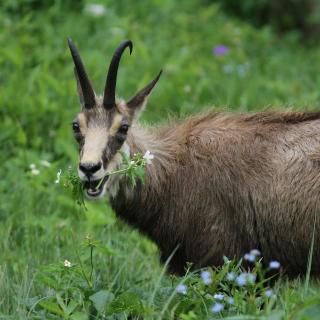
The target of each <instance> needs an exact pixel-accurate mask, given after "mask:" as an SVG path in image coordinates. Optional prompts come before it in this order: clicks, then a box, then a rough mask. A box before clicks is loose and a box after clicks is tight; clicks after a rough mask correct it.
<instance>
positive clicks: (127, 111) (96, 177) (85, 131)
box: [68, 38, 161, 198]
mask: <svg viewBox="0 0 320 320" xmlns="http://www.w3.org/2000/svg"><path fill="white" fill-rule="evenodd" d="M68 45H69V48H70V51H71V55H72V58H73V62H74V65H75V68H74V73H75V76H76V80H77V87H78V94H79V98H80V103H81V111H80V113H79V114H78V115H77V116H76V118H75V119H74V120H73V122H72V128H73V132H74V136H75V139H76V140H77V142H78V144H79V167H78V174H79V177H80V179H81V180H82V181H83V182H84V186H85V190H86V194H87V196H88V197H89V198H99V197H102V196H103V194H104V193H105V190H106V188H107V187H108V189H111V187H112V183H114V181H113V180H114V178H113V177H112V179H111V178H110V179H108V178H109V177H108V176H106V173H107V172H110V171H113V170H115V169H116V168H117V167H119V166H120V165H121V161H122V157H121V155H120V154H119V152H118V151H119V150H121V151H123V152H125V153H127V154H128V153H129V151H130V150H129V147H128V145H127V143H126V138H127V134H128V131H129V130H130V125H131V124H132V122H133V121H134V120H135V118H136V117H137V115H138V113H139V112H140V111H141V109H143V107H144V105H145V104H146V101H147V97H148V96H149V94H150V92H151V90H152V89H153V87H154V86H155V84H156V83H157V81H158V80H159V78H160V75H161V72H160V73H159V74H158V75H157V77H156V78H155V79H153V80H152V81H151V82H150V83H149V84H148V85H147V86H146V87H144V88H143V89H142V90H140V91H139V92H138V93H137V94H136V95H135V96H134V97H133V98H131V99H130V100H129V101H128V102H125V101H116V99H115V92H116V81H117V71H118V66H119V62H120V59H121V55H122V53H123V52H124V50H125V49H126V48H127V47H128V48H129V49H130V54H131V52H132V42H131V41H129V40H127V41H123V42H122V43H121V44H120V45H119V47H118V48H117V49H116V51H115V53H114V55H113V57H112V60H111V63H110V66H109V70H108V75H107V80H106V84H105V88H104V94H103V96H97V95H96V94H95V92H94V90H93V88H92V85H91V83H90V80H89V77H88V75H87V73H86V71H85V68H84V65H83V63H82V61H81V58H80V55H79V53H78V50H77V48H76V46H75V45H74V43H73V42H72V40H71V39H70V38H69V39H68ZM103 177H104V179H103V181H102V183H101V184H100V186H99V187H98V188H96V187H97V185H98V183H99V181H100V180H101V179H102V178H103Z"/></svg>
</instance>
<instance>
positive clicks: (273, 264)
mask: <svg viewBox="0 0 320 320" xmlns="http://www.w3.org/2000/svg"><path fill="white" fill-rule="evenodd" d="M269 268H270V269H279V268H280V262H279V261H275V260H274V261H270V263H269Z"/></svg>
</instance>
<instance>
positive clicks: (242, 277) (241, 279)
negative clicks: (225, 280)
mask: <svg viewBox="0 0 320 320" xmlns="http://www.w3.org/2000/svg"><path fill="white" fill-rule="evenodd" d="M236 282H237V284H238V286H239V287H242V286H245V285H246V283H247V278H246V274H245V273H241V274H240V275H239V276H237V279H236Z"/></svg>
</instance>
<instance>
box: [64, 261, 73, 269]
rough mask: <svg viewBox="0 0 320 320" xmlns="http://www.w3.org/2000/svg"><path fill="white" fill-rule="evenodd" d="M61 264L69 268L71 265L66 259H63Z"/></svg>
mask: <svg viewBox="0 0 320 320" xmlns="http://www.w3.org/2000/svg"><path fill="white" fill-rule="evenodd" d="M63 265H64V266H65V267H66V268H71V266H72V264H71V262H70V261H68V260H64V262H63Z"/></svg>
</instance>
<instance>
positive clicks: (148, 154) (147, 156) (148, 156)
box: [143, 150, 154, 164]
mask: <svg viewBox="0 0 320 320" xmlns="http://www.w3.org/2000/svg"><path fill="white" fill-rule="evenodd" d="M143 159H144V160H146V163H147V164H151V160H153V159H154V155H153V154H152V153H151V152H150V151H149V150H147V151H146V153H145V154H144V156H143Z"/></svg>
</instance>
